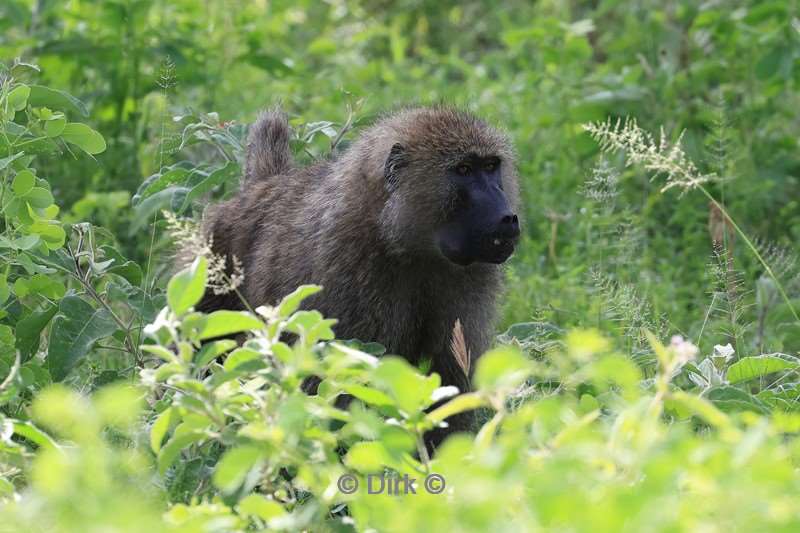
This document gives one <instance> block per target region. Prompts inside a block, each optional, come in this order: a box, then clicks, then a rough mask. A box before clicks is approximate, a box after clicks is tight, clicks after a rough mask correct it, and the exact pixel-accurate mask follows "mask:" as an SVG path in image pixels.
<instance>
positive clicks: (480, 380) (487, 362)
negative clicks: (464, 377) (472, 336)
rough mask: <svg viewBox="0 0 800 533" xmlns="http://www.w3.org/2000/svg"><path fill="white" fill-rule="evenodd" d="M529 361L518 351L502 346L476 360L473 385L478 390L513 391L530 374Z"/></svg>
mask: <svg viewBox="0 0 800 533" xmlns="http://www.w3.org/2000/svg"><path fill="white" fill-rule="evenodd" d="M530 368H531V364H530V361H529V360H528V359H527V358H526V357H525V356H523V355H522V354H521V353H520V352H519V351H517V350H515V349H513V348H511V347H508V346H503V347H500V348H495V349H494V350H491V351H490V352H488V353H486V354H484V355H483V356H482V357H480V358H479V359H478V365H477V368H476V369H475V384H476V385H477V386H478V388H480V389H484V390H486V389H513V388H515V387H516V386H518V385H519V384H520V383H522V382H523V381H525V379H526V378H527V377H528V375H529V373H530Z"/></svg>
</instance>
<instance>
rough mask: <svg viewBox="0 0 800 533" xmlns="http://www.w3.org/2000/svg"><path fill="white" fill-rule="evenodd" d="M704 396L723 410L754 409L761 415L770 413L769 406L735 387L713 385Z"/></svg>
mask: <svg viewBox="0 0 800 533" xmlns="http://www.w3.org/2000/svg"><path fill="white" fill-rule="evenodd" d="M705 397H706V398H708V399H709V400H711V401H712V402H713V403H714V405H716V406H717V407H719V408H720V410H722V411H725V412H737V411H755V412H757V413H761V414H763V415H767V414H769V413H770V410H769V407H768V406H767V405H766V404H765V403H764V402H762V401H761V400H759V399H758V398H756V397H755V396H753V395H752V394H750V393H749V392H745V391H743V390H741V389H737V388H736V387H730V386H722V387H715V388H713V389H710V390H708V391H707V392H706V393H705Z"/></svg>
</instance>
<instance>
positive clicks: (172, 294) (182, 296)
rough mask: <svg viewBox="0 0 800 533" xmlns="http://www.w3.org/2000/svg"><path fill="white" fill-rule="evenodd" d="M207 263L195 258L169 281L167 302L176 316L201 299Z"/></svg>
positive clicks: (204, 287) (203, 259)
mask: <svg viewBox="0 0 800 533" xmlns="http://www.w3.org/2000/svg"><path fill="white" fill-rule="evenodd" d="M207 266H208V264H207V261H206V258H205V257H202V256H201V257H197V258H196V259H195V260H194V262H193V263H192V264H191V265H190V266H189V267H188V268H185V269H183V270H181V271H180V272H178V273H177V274H175V275H174V276H172V279H171V280H169V283H168V284H167V302H168V303H169V307H170V309H172V311H173V312H174V313H175V314H176V315H182V314H184V313H185V312H186V311H188V310H189V309H190V308H191V307H192V306H194V305H196V304H197V303H198V302H200V300H201V299H202V298H203V293H204V292H205V290H206V279H207V278H206V277H207Z"/></svg>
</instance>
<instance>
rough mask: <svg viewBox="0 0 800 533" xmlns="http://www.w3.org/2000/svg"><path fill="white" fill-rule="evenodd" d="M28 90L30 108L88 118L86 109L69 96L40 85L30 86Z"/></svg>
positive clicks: (78, 101) (81, 103)
mask: <svg viewBox="0 0 800 533" xmlns="http://www.w3.org/2000/svg"><path fill="white" fill-rule="evenodd" d="M30 88H31V93H30V96H29V97H28V103H29V104H30V105H31V106H32V107H49V108H52V109H60V110H61V111H66V112H68V113H77V114H79V115H81V116H83V117H88V116H89V110H88V109H86V106H85V105H84V104H83V102H81V101H80V100H78V99H77V98H75V97H74V96H72V95H71V94H67V93H65V92H64V91H58V90H56V89H51V88H50V87H43V86H41V85H31V86H30Z"/></svg>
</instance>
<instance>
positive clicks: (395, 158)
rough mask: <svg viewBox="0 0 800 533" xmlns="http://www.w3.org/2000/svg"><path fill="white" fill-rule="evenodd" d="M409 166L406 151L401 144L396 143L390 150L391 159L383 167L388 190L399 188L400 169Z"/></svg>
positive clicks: (388, 158)
mask: <svg viewBox="0 0 800 533" xmlns="http://www.w3.org/2000/svg"><path fill="white" fill-rule="evenodd" d="M407 164H408V156H407V154H406V149H405V148H404V147H403V145H402V144H400V143H395V144H394V145H393V146H392V149H391V150H389V157H387V158H386V164H385V165H384V167H383V177H384V178H386V188H387V189H388V190H389V191H393V190H395V189H396V188H397V185H398V179H399V174H400V169H402V168H403V167H405V166H406V165H407Z"/></svg>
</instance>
